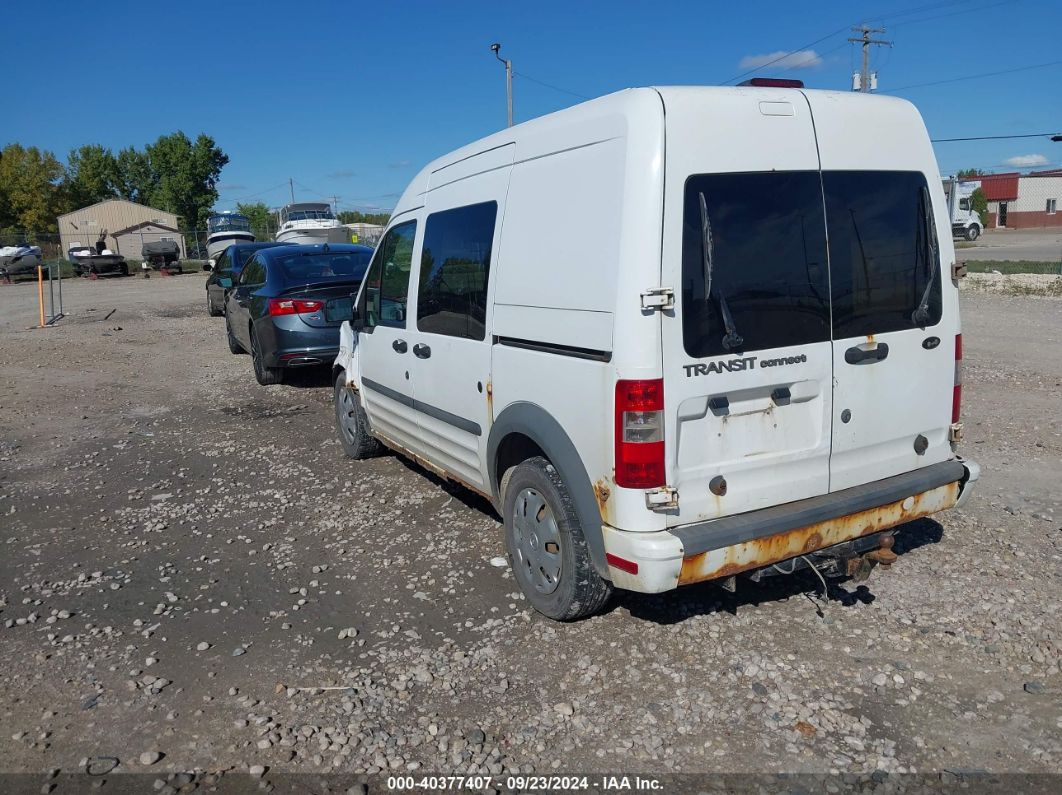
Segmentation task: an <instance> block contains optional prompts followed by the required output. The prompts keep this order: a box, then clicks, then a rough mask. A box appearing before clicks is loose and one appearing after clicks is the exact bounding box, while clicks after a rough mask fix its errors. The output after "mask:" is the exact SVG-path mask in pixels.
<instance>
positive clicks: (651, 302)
mask: <svg viewBox="0 0 1062 795" xmlns="http://www.w3.org/2000/svg"><path fill="white" fill-rule="evenodd" d="M674 308H675V291H674V290H672V289H671V288H670V287H650V288H649V289H648V290H646V291H645V292H644V293H642V309H674Z"/></svg>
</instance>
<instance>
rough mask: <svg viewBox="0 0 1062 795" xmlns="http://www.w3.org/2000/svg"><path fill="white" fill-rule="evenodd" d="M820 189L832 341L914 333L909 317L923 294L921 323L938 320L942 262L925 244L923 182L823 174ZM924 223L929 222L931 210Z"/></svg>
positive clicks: (915, 176)
mask: <svg viewBox="0 0 1062 795" xmlns="http://www.w3.org/2000/svg"><path fill="white" fill-rule="evenodd" d="M822 185H823V190H824V191H825V195H826V220H827V224H828V226H829V230H830V280H831V285H832V288H833V336H834V338H835V339H846V338H850V337H860V336H865V335H869V334H884V333H885V332H888V331H902V330H904V329H911V328H915V327H916V326H917V325H919V324H916V323H915V321H914V320H913V319H912V315H914V313H915V311H916V310H917V309H918V307H919V305H920V304H921V302H922V299H923V297H925V298H926V299H928V304H927V307H926V308H927V313H926V316H925V317H924V318H923V319H922V320H923V322H922V324H921V325H925V326H933V325H936V324H937V323H939V322H940V316H941V286H940V261H939V255H938V254H936V253H933V254H932V256H930V254H931V252H932V249H930V248H929V247H928V246H927V245H926V233H927V230H926V218H927V214H926V213H927V208H926V207H925V206H924V202H923V195H928V194H925V193H924V191H925V189H926V179H925V177H924V176H923V175H922V174H920V173H918V172H916V171H824V172H823V174H822ZM928 218H929V219H930V223H932V222H933V221H932V219H933V213H932V211H931V210H930V211H929V213H928ZM927 257H929V258H930V261H929V262H927ZM930 273H932V274H933V276H932V277H930ZM931 282H932V283H931ZM927 287H928V288H929V289H928V291H927V289H926V288H927Z"/></svg>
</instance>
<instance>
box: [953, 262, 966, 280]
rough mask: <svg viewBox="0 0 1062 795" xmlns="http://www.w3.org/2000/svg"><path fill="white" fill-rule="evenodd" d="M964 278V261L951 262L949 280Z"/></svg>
mask: <svg viewBox="0 0 1062 795" xmlns="http://www.w3.org/2000/svg"><path fill="white" fill-rule="evenodd" d="M965 278H966V263H965V262H953V263H952V264H951V280H952V281H955V282H957V281H959V279H965Z"/></svg>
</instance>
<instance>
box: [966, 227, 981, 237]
mask: <svg viewBox="0 0 1062 795" xmlns="http://www.w3.org/2000/svg"><path fill="white" fill-rule="evenodd" d="M980 236H981V227H979V226H978V225H977V224H973V225H971V226H968V227H966V239H967V240H970V241H973V240H977V238H978V237H980Z"/></svg>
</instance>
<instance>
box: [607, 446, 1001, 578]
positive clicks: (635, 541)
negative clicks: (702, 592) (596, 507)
mask: <svg viewBox="0 0 1062 795" xmlns="http://www.w3.org/2000/svg"><path fill="white" fill-rule="evenodd" d="M979 473H980V468H979V467H978V466H977V465H976V464H975V463H974V462H972V461H971V462H964V461H962V460H960V459H953V460H950V461H943V462H941V463H938V464H933V465H931V466H928V467H923V468H922V469H918V470H914V471H912V472H905V473H903V474H902V475H897V476H895V477H890V478H885V479H883V480H879V481H876V482H874V483H867V484H864V485H862V486H856V487H853V488H850V489H844V490H843V491H838V492H833V493H830V494H823V495H820V496H818V497H812V498H809V499H805V500H799V501H796V502H791V503H786V504H784V505H776V506H773V507H771V508H764V509H761V510H758V511H751V512H748V513H744V514H737V515H733V516H727V517H723V518H721V519H714V520H711V521H707V522H701V523H695V524H689V525H682V526H679V527H674V528H671V529H670V530H665V531H659V532H648V533H646V532H625V531H622V530H618V529H616V528H613V527H610V526H609V525H604V526H603V527H602V530H603V533H604V539H605V549H606V551H607V552H609V553H612V554H614V555H616V556H617V557H619V558H621V559H623V560H628V561H633V562H636V563H637V564H638V567H637V568H636V569H635V570H634V571H633V572H631V571H626V570H621V569H618V568H612V569H610V574H611V575H612V581H613V583H614V584H615V585H616V587H618V588H626V589H628V590H633V591H641V592H643V593H660V592H662V591H667V590H670V589H672V588H675V587H676V586H679V585H686V584H689V583H694V582H702V581H704V580H713V579H719V578H724V577H729V576H731V575H734V574H738V573H741V572H751V571H754V570H756V569H762V568H764V567H767V566H770V565H771V564H773V563H780V562H782V561H785V560H792V559H793V558H797V557H799V556H800V555H807V554H809V553H812V552H818V551H820V550H825V549H827V548H829V547H833V546H835V545H838V544H845V543H846V542H853V541H855V542H857V546H858V539H861V538H863V537H865V536H870V535H873V534H874V533H879V532H881V531H883V530H888V529H890V528H892V527H896V526H897V525H900V524H903V523H904V522H909V521H912V520H914V519H919V518H921V517H924V516H929V515H930V514H933V513H936V512H937V511H942V510H945V509H947V508H951V507H952V506H954V505H956V504H962V502H963V501H965V500H966V499H967V498H968V497H969V493H970V489H971V487H972V485H973V483H974V482H975V481H976V480H977V478H978V475H979Z"/></svg>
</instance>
